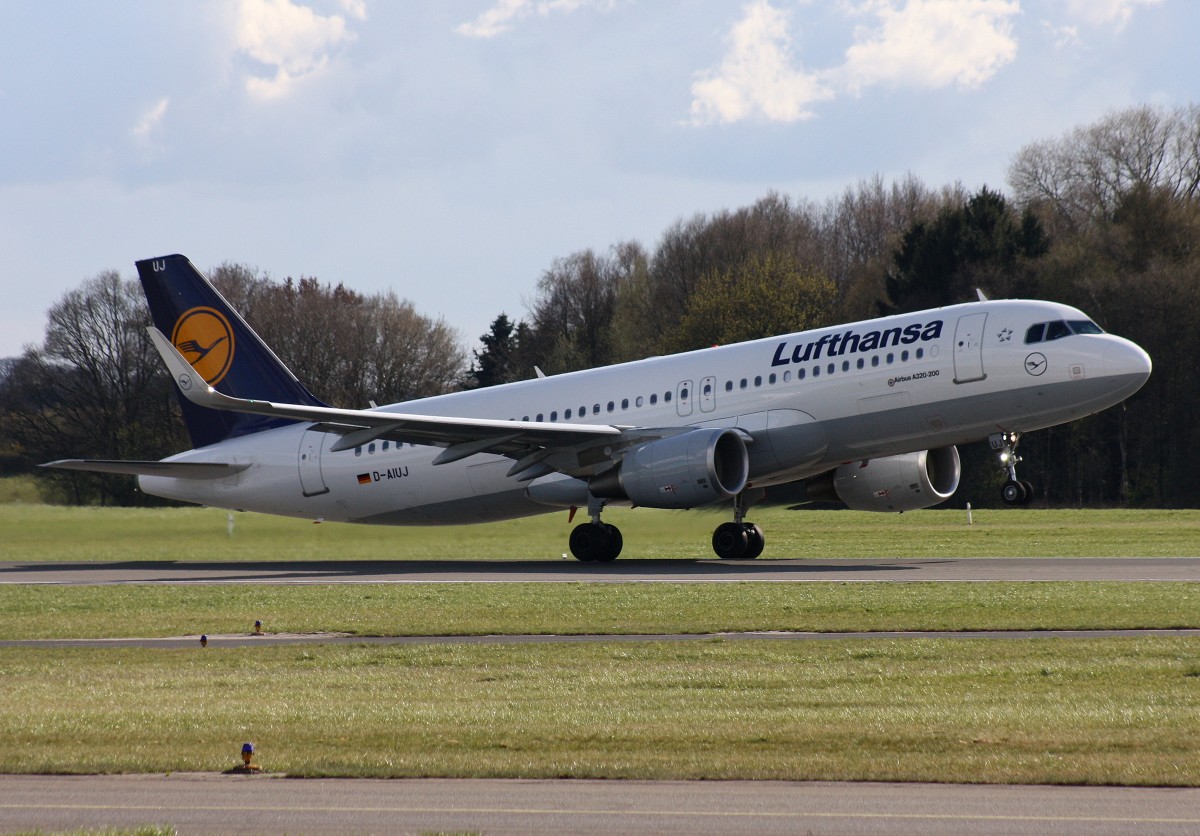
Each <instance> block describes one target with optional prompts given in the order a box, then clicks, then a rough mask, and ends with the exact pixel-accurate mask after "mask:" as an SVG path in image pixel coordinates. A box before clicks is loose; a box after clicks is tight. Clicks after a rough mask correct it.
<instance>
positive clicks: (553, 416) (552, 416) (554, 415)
mask: <svg viewBox="0 0 1200 836" xmlns="http://www.w3.org/2000/svg"><path fill="white" fill-rule="evenodd" d="M550 420H551V421H557V420H558V410H557V409H556V410H554V411H553V412H551V413H550Z"/></svg>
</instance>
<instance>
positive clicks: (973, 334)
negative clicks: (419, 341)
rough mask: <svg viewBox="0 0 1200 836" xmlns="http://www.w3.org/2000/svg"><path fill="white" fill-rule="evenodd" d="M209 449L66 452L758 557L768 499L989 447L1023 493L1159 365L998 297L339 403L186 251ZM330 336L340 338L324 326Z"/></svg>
mask: <svg viewBox="0 0 1200 836" xmlns="http://www.w3.org/2000/svg"><path fill="white" fill-rule="evenodd" d="M137 270H138V276H139V278H140V279H141V282H142V285H143V288H144V290H145V293H146V297H147V300H148V302H149V306H150V312H151V317H152V320H153V322H154V326H153V327H150V328H148V329H147V330H148V333H149V336H150V338H151V339H152V341H153V342H154V345H155V347H156V348H157V350H158V352H159V353H160V354H161V355H162V358H163V361H164V362H165V363H166V365H167V367H168V369H169V370H170V374H171V377H172V378H173V380H174V383H175V385H176V387H177V390H178V395H179V401H180V406H181V411H182V414H183V419H184V422H185V424H186V427H187V430H188V432H189V435H190V437H191V440H192V444H193V449H191V450H189V451H187V452H183V453H179V454H177V455H174V456H170V457H168V458H166V459H163V460H162V461H112V460H97V459H67V460H61V461H56V462H50V463H48V464H47V465H46V466H48V467H57V468H64V469H71V470H87V471H98V472H105V473H126V474H133V475H136V476H137V477H138V484H139V486H140V488H141V490H143V491H144V492H146V493H149V494H153V495H156V496H161V497H167V498H170V499H175V500H182V501H184V502H191V503H197V504H201V505H209V506H215V507H218V508H226V509H231V510H247V511H258V512H262V513H267V514H279V515H285V516H290V517H300V518H306V519H311V520H315V521H331V522H332V521H341V522H349V523H366V524H380V525H456V524H462V523H476V522H485V521H493V520H504V519H512V518H516V517H523V516H529V515H533V514H539V513H547V512H551V511H554V510H555V509H568V508H569V509H570V517H569V521H573V518H574V516H575V513H576V511H577V510H578V509H586V511H587V515H588V517H589V519H588V521H586V522H582V523H581V524H579V525H577V526H575V527H574V528H573V529H572V531H571V534H570V539H569V544H570V550H571V553H572V554H573V555H574V556H575V557H576V558H577V559H578V560H581V561H610V560H613V559H615V558H616V557H617V555H618V554H619V553H620V552H621V550H622V547H623V538H622V536H621V532H620V530H619V529H617V528H616V527H615V526H613V525H611V524H609V523H605V522H603V521H602V520H601V513H602V511H603V509H604V508H605V507H606V506H609V505H632V506H635V507H641V508H669V509H684V508H698V507H706V506H716V505H721V504H726V505H728V506H729V507H730V508H731V509H732V515H733V519H732V520H731V521H728V522H723V523H721V524H720V525H719V526H717V528H716V530H715V531H714V533H713V537H712V547H713V551H714V552H715V553H716V554H717V556H718V557H721V558H725V559H752V558H757V557H758V556H759V555H760V554H761V553H762V552H763V549H764V547H765V544H766V540H765V537H764V534H763V531H762V529H761V528H760V527H759V526H758V525H756V524H754V523H752V522H748V521H747V520H746V516H747V513H748V510H749V508H750V507H751V506H752V505H753V504H755V503H757V502H759V501H761V499H762V498H763V496H764V493H765V489H766V488H769V487H771V486H774V485H780V484H785V483H790V482H799V481H804V482H805V485H806V488H807V490H808V493H809V495H810V496H814V497H826V498H836V499H837V500H839V501H840V502H842V503H844V504H845V505H846V506H848V507H850V508H853V509H858V510H866V511H883V512H903V511H908V510H915V509H919V508H927V507H930V506H932V505H936V504H937V503H939V502H943V501H944V500H946V499H948V498H949V497H950V496H951V495H952V494H953V493H954V491H955V490H956V489H957V487H958V483H959V479H960V475H961V466H960V460H959V455H958V450H957V447H956V445H961V444H967V443H972V442H977V441H982V440H984V439H987V440H989V441H990V443H991V445H992V447H993V449H995V450H996V451H997V453H998V455H999V459H1000V466H1001V467H1002V468H1003V469H1004V470H1005V471H1006V473H1007V479H1006V481H1005V482H1004V485H1003V488H1002V490H1001V496H1002V499H1003V501H1004V502H1005V503H1006V504H1009V505H1021V504H1026V503H1028V502H1029V500H1030V498H1031V497H1032V495H1033V486H1032V485H1031V484H1030V483H1029V482H1027V481H1025V480H1022V479H1020V478H1018V475H1017V469H1016V465H1017V463H1018V462H1019V461H1020V459H1019V457H1018V456H1017V454H1016V450H1017V445H1018V442H1019V440H1020V438H1021V435H1022V434H1023V433H1027V432H1031V431H1034V430H1038V429H1042V428H1045V427H1051V426H1055V425H1058V424H1062V423H1066V422H1069V421H1073V420H1076V419H1078V418H1082V417H1084V416H1086V415H1090V414H1093V413H1096V412H1099V411H1101V410H1103V409H1106V408H1108V407H1110V406H1113V405H1115V404H1118V403H1120V402H1121V401H1123V400H1125V399H1126V398H1128V397H1129V396H1130V395H1132V394H1134V393H1135V392H1136V391H1138V389H1140V388H1141V387H1142V385H1143V384H1144V383H1145V382H1146V380H1147V379H1148V378H1149V376H1150V371H1151V361H1150V357H1149V355H1147V354H1146V352H1145V351H1143V350H1142V349H1141V348H1140V347H1139V346H1137V345H1136V344H1134V343H1133V342H1131V341H1129V340H1127V339H1123V338H1121V337H1118V336H1115V335H1112V334H1107V333H1104V332H1103V331H1102V330H1101V328H1100V327H1099V326H1097V325H1096V324H1095V323H1094V322H1093V321H1092V320H1091V319H1090V318H1089V317H1088V316H1086V315H1085V314H1084V313H1082V312H1081V311H1079V310H1077V309H1075V308H1073V307H1069V306H1067V305H1062V304H1058V303H1055V302H1046V301H1036V300H988V299H986V297H984V295H983V293H982V292H980V293H979V301H975V302H969V303H965V304H959V305H951V306H947V307H942V308H936V309H932V310H925V311H919V312H916V313H907V314H899V315H895V316H889V317H884V318H880V319H873V320H868V321H863V322H855V323H850V324H846V325H838V326H835V327H829V328H819V329H815V330H810V331H803V332H799V333H793V334H785V335H781V336H776V337H768V338H765V339H758V340H752V341H749V342H743V343H737V344H733V345H727V346H719V347H712V348H706V349H701V350H698V351H690V352H686V353H683V354H675V355H671V356H665V357H651V358H648V359H645V360H637V361H634V362H630V363H622V364H619V365H613V366H607V367H602V368H595V369H588V370H585V371H577V372H570V373H567V374H559V375H551V376H544V375H542V374H541V373H540V371H539V374H538V377H537V378H535V379H530V380H524V381H519V382H515V383H508V384H504V385H499V386H494V387H490V388H485V389H475V390H470V391H464V392H454V393H451V394H447V395H438V396H436V397H429V398H422V399H419V400H414V401H409V402H405V403H398V404H392V405H390V406H381V407H377V406H375V405H374V404H372V405H371V406H370V408H368V409H339V408H334V407H330V406H328V405H326V404H324V403H322V402H321V401H320V400H319V399H318V398H317V397H315V396H314V395H313V394H312V393H311V392H310V391H309V390H308V389H307V388H306V387H305V385H304V384H303V383H302V382H300V381H299V380H298V379H297V378H296V376H295V375H294V374H292V372H291V371H289V370H288V368H287V367H286V366H285V365H284V364H283V363H282V362H281V361H280V360H279V358H278V357H276V355H275V354H274V352H272V351H271V349H270V348H269V347H268V346H267V345H266V344H265V343H264V342H263V341H262V340H261V339H260V338H259V336H258V335H257V334H256V333H255V332H254V331H253V330H252V329H251V328H250V326H249V325H248V324H247V323H246V322H245V320H243V319H242V317H241V316H239V315H238V313H237V312H236V311H235V310H234V309H233V308H232V307H231V306H230V305H229V303H228V302H226V300H225V299H224V298H223V297H222V296H221V295H220V293H219V292H218V291H217V290H216V289H215V288H214V287H213V286H212V285H211V284H210V283H209V281H208V280H207V279H206V278H205V277H204V276H203V275H202V274H201V273H200V272H199V271H198V270H197V269H196V268H195V267H194V266H193V265H192V263H191V262H190V261H189V260H188V259H187V258H186V257H184V256H182V255H169V256H164V257H159V258H153V259H146V260H143V261H138V262H137ZM313 338H314V339H320V335H319V334H314V335H313Z"/></svg>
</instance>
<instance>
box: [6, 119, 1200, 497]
mask: <svg viewBox="0 0 1200 836" xmlns="http://www.w3.org/2000/svg"><path fill="white" fill-rule="evenodd" d="M1008 185H1009V192H1008V193H1004V192H1002V191H999V190H994V189H991V188H987V187H984V188H981V189H979V190H977V191H973V192H972V191H969V190H967V189H965V188H964V187H963V186H962V185H961V184H957V183H956V184H951V185H948V186H943V187H940V188H934V187H930V186H928V185H926V184H925V183H923V182H922V181H921V180H920V179H919V178H917V177H915V176H913V175H907V176H904V177H902V178H899V179H897V180H895V181H893V182H890V183H889V182H885V180H884V179H883V178H882V177H880V176H874V177H871V178H867V179H864V180H862V181H860V182H858V183H855V184H853V185H851V186H849V187H847V188H846V189H845V190H844V191H843V192H842V193H841V194H840V195H837V196H835V197H833V198H830V199H828V200H825V201H823V202H817V201H812V200H808V199H805V198H791V197H788V196H785V195H781V194H778V193H770V194H767V195H766V196H764V197H763V198H761V199H760V200H758V201H756V202H755V203H754V204H752V205H750V206H746V207H742V208H738V209H731V210H723V211H719V212H715V213H710V214H697V215H694V216H692V217H690V218H681V219H680V220H678V221H677V222H675V223H674V224H673V225H671V226H670V227H669V228H668V229H667V230H665V231H664V232H663V234H662V236H661V237H660V239H659V241H658V243H657V244H656V246H655V247H654V248H653V249H648V248H647V247H646V246H644V245H643V244H641V243H640V242H637V241H624V242H618V243H616V244H613V245H612V246H611V247H609V248H608V249H606V250H603V251H599V252H597V251H595V250H590V249H588V250H582V251H579V252H576V253H573V254H570V255H567V256H564V257H561V258H557V259H555V260H554V261H553V262H552V263H551V264H550V266H549V267H548V268H547V269H546V270H545V271H544V272H543V273H542V275H541V277H540V278H539V279H538V281H537V284H536V289H535V293H534V296H533V299H532V301H531V302H530V304H529V306H528V310H527V311H526V312H525V313H526V315H525V317H524V318H522V319H514V318H511V317H509V316H508V315H507V313H501V314H499V315H498V316H497V317H496V318H495V319H494V320H493V321H492V322H491V324H490V327H489V330H488V332H487V333H485V334H483V335H481V336H480V338H479V342H478V348H476V349H475V350H474V351H472V352H469V353H468V352H467V351H465V350H464V348H463V347H462V344H461V341H460V340H459V338H458V336H457V335H456V334H454V333H453V331H452V330H451V329H450V328H448V327H447V326H446V325H445V323H444V322H442V321H441V320H430V319H427V318H425V317H422V316H421V315H420V314H418V313H417V312H416V311H415V310H414V309H413V307H412V305H411V304H410V303H408V302H406V301H404V300H400V299H397V298H396V297H395V296H394V295H391V294H384V295H376V296H363V295H361V294H357V293H355V292H354V291H351V290H349V289H347V288H345V287H344V286H342V285H336V286H331V285H327V284H322V283H321V282H319V281H317V280H316V279H311V278H303V279H300V280H298V281H292V280H290V279H289V280H286V281H284V282H275V281H272V280H270V279H268V278H266V277H264V276H261V275H259V274H257V273H256V272H255V271H253V270H251V269H249V268H246V267H244V266H241V265H233V264H225V265H221V266H220V267H218V268H217V269H216V270H215V271H214V272H213V275H212V278H213V280H214V283H216V284H217V285H218V287H219V288H220V289H221V291H222V293H224V294H225V295H226V297H227V298H228V299H229V300H230V301H231V302H232V303H233V304H234V305H235V307H237V308H238V309H239V310H241V311H242V312H243V314H244V315H245V316H246V318H247V320H248V321H249V322H250V323H251V325H252V326H253V327H254V328H255V329H256V330H257V331H259V333H260V334H261V335H262V336H263V337H264V339H266V341H267V342H268V343H269V344H270V345H272V347H273V348H275V349H276V351H277V352H278V353H279V355H280V356H281V358H282V359H283V360H284V362H286V363H287V364H288V365H289V366H290V367H291V368H292V369H293V370H294V371H296V373H297V374H298V375H299V376H300V377H301V379H303V380H305V381H306V382H307V383H309V385H310V388H312V389H313V390H314V392H315V393H316V394H318V396H320V397H322V398H324V399H325V400H328V401H330V402H331V403H336V404H338V405H345V406H363V405H364V404H365V403H366V402H368V401H371V400H374V401H376V402H380V403H382V402H385V401H395V400H403V399H407V398H411V397H419V396H422V395H429V394H435V393H439V392H445V391H452V390H454V389H457V388H468V387H475V386H489V385H495V384H498V383H505V382H509V381H512V380H520V379H525V378H528V377H532V376H533V375H534V374H535V368H534V367H535V366H536V367H538V368H540V369H541V370H543V371H544V372H545V373H547V374H555V373H560V372H565V371H571V370H575V369H582V368H589V367H593V366H598V365H605V364H609V363H615V362H622V361H626V360H634V359H639V358H641V357H645V356H649V355H654V354H664V353H671V352H676V351H684V350H689V349H693V348H701V347H704V346H708V345H713V344H723V343H730V342H736V341H739V340H745V339H753V338H757V337H763V336H769V335H772V334H778V333H785V332H790V331H796V330H800V329H804V328H814V327H820V326H824V325H830V324H834V323H837V322H841V321H848V320H856V319H864V318H869V317H873V316H878V315H881V314H886V313H896V312H905V311H912V310H919V309H922V308H926V307H932V306H937V305H945V304H954V303H957V302H962V301H969V300H971V299H974V298H975V289H976V288H979V289H982V290H983V291H984V292H985V293H986V294H987V295H988V296H989V297H991V298H1003V297H1010V296H1022V297H1033V298H1045V299H1052V300H1056V301H1060V302H1064V303H1067V304H1071V305H1075V306H1077V307H1080V308H1081V309H1083V310H1084V311H1086V312H1088V313H1089V314H1090V315H1091V316H1093V317H1094V318H1095V319H1096V321H1097V322H1098V323H1099V324H1100V325H1101V326H1102V327H1104V328H1106V329H1107V330H1110V331H1113V332H1115V333H1118V334H1121V335H1123V336H1127V337H1129V338H1131V339H1133V340H1135V341H1136V342H1138V343H1139V344H1141V345H1142V346H1143V347H1144V348H1145V349H1146V350H1147V351H1148V352H1149V353H1150V355H1151V357H1152V358H1153V359H1154V362H1155V372H1154V374H1153V376H1152V377H1151V379H1150V382H1149V383H1148V384H1147V386H1146V387H1145V388H1144V389H1143V390H1142V391H1141V392H1139V393H1138V394H1137V395H1136V396H1135V397H1134V398H1132V399H1131V400H1130V401H1129V402H1128V403H1127V404H1125V405H1124V406H1120V407H1116V408H1114V409H1111V410H1108V411H1107V412H1105V413H1102V414H1101V415H1098V416H1093V417H1091V418H1088V419H1085V420H1083V421H1079V422H1076V423H1073V424H1070V425H1067V426H1063V427H1056V428H1053V429H1050V430H1045V431H1041V432H1037V433H1031V434H1028V435H1027V436H1026V438H1025V440H1024V441H1023V442H1022V446H1021V453H1022V454H1023V455H1024V457H1025V459H1026V461H1025V463H1024V465H1023V466H1022V475H1023V476H1025V477H1026V478H1030V479H1032V480H1034V481H1035V482H1037V483H1038V484H1039V485H1040V487H1041V489H1042V491H1041V494H1040V498H1039V501H1040V502H1043V503H1047V504H1052V505H1090V504H1129V505H1142V506H1163V507H1178V506H1191V505H1195V504H1196V503H1197V501H1198V500H1200V477H1197V475H1196V473H1195V468H1193V467H1192V466H1191V462H1192V461H1194V460H1196V458H1197V454H1200V434H1198V433H1197V430H1196V429H1195V428H1194V423H1193V422H1190V421H1189V420H1188V418H1189V417H1190V415H1192V414H1194V413H1196V412H1197V410H1200V387H1197V385H1196V383H1195V382H1194V380H1193V378H1192V376H1191V375H1190V373H1189V372H1190V369H1191V367H1192V365H1193V364H1194V362H1195V361H1194V359H1193V358H1194V357H1195V356H1196V352H1197V349H1200V345H1197V344H1196V343H1197V341H1198V340H1200V304H1198V303H1200V299H1198V298H1197V297H1198V296H1200V282H1198V281H1197V278H1198V268H1200V254H1198V253H1197V242H1198V241H1200V211H1198V207H1200V203H1198V200H1200V107H1197V106H1188V107H1183V108H1177V109H1166V108H1160V107H1149V106H1146V107H1135V108H1130V109H1127V110H1122V111H1115V112H1113V113H1110V114H1109V115H1107V116H1105V117H1104V118H1102V119H1100V120H1098V121H1097V122H1095V123H1094V124H1091V125H1087V126H1082V127H1079V128H1076V129H1075V130H1073V131H1071V132H1069V133H1067V134H1065V135H1063V136H1061V137H1057V138H1051V139H1046V140H1042V141H1039V142H1035V143H1032V144H1030V145H1028V146H1026V147H1025V148H1022V149H1021V150H1020V151H1019V152H1018V153H1017V154H1016V155H1015V156H1014V158H1013V159H1012V161H1011V165H1010V167H1009V172H1008ZM140 298H141V297H140V290H138V289H137V288H136V287H135V286H133V285H132V283H122V282H121V281H120V279H119V278H118V277H117V276H116V275H115V274H101V275H100V276H98V277H96V278H94V279H90V280H88V281H87V282H85V283H84V284H83V286H82V287H81V288H79V289H78V290H76V291H72V292H71V293H68V294H67V295H66V296H64V298H63V299H62V300H61V301H60V302H59V303H58V304H57V305H56V306H55V307H54V308H53V309H52V310H51V311H50V313H49V316H48V325H47V331H46V339H45V341H44V343H43V345H42V346H40V347H37V348H35V349H32V350H30V351H27V352H26V353H25V354H24V355H23V356H22V357H21V358H19V359H18V360H17V362H16V363H15V364H14V366H13V368H12V369H11V370H10V372H9V374H8V375H7V377H6V379H5V381H4V382H3V383H2V384H0V432H3V436H0V439H3V440H6V442H7V443H4V441H0V448H4V450H6V451H7V452H5V451H4V450H0V466H5V467H9V468H12V467H14V466H19V465H20V463H22V462H28V461H30V460H46V459H47V458H53V457H57V456H59V455H68V454H69V455H84V454H86V455H97V456H99V455H103V456H106V457H109V456H111V457H117V456H121V457H142V458H147V457H152V456H155V457H156V456H159V455H165V454H166V453H169V452H172V451H174V450H178V449H182V447H183V446H185V444H186V442H185V441H184V440H183V439H181V438H180V437H179V433H180V429H179V423H178V421H177V420H176V419H175V417H174V412H175V411H176V407H175V406H174V400H173V395H172V393H171V391H170V385H169V381H168V380H167V379H166V378H165V375H164V374H163V372H162V370H161V368H160V366H161V364H160V363H159V362H158V359H157V357H156V356H152V355H153V352H152V351H150V349H149V348H148V346H147V345H146V344H145V341H144V339H143V338H142V337H141V335H140V325H141V324H143V323H144V322H145V321H146V320H147V319H148V316H147V315H146V313H145V311H144V303H141V302H140ZM114 332H123V333H122V334H120V335H118V334H116V333H114ZM125 332H127V333H125ZM313 332H318V333H326V334H329V335H331V336H330V338H329V339H325V340H320V341H315V340H311V339H308V335H310V334H311V333H313ZM468 361H469V362H468ZM97 409H102V410H105V411H106V412H105V415H104V416H103V417H96V415H95V411H96V410H97ZM88 415H91V416H92V417H91V420H90V421H89V420H85V418H86V417H87V416H88ZM962 452H963V455H964V465H965V468H966V473H965V481H964V485H963V487H962V488H960V490H959V493H958V495H957V496H956V498H955V499H954V500H952V501H954V502H961V501H968V500H969V501H971V502H973V503H974V504H976V505H986V504H992V503H993V502H994V494H995V491H994V487H995V486H996V485H998V484H999V481H1000V479H1001V476H1000V472H999V470H998V469H997V468H996V467H995V466H994V463H993V459H992V454H991V451H990V450H988V449H987V445H973V446H971V447H970V448H968V449H964V450H963V451H962ZM66 478H68V479H72V478H74V481H73V482H72V483H71V484H72V488H71V490H72V491H74V492H75V493H74V494H73V498H76V499H79V500H81V501H83V500H87V501H97V500H100V501H120V502H130V501H138V498H137V497H136V496H131V495H129V494H128V493H125V494H122V493H120V492H119V491H120V489H119V488H114V487H105V488H104V489H103V490H104V491H105V493H103V494H101V495H97V494H96V490H98V489H97V488H95V487H87V486H86V485H85V486H84V487H80V485H84V483H83V482H82V481H81V479H80V478H76V477H75V475H74V474H72V475H71V476H69V477H66ZM126 482H128V480H126ZM87 484H91V483H87ZM125 490H126V491H127V492H128V490H129V489H128V488H126V489H125ZM88 491H91V493H88Z"/></svg>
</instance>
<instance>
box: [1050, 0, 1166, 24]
mask: <svg viewBox="0 0 1200 836" xmlns="http://www.w3.org/2000/svg"><path fill="white" fill-rule="evenodd" d="M1161 2H1162V0H1066V3H1067V13H1068V14H1069V15H1070V16H1071V17H1074V18H1076V19H1077V20H1081V21H1083V22H1084V23H1086V24H1088V25H1090V26H1109V25H1111V26H1114V27H1115V28H1116V29H1118V30H1120V29H1123V28H1125V24H1127V23H1129V19H1130V18H1131V17H1133V13H1134V11H1136V9H1137V8H1138V7H1139V6H1157V5H1158V4H1159V3H1161Z"/></svg>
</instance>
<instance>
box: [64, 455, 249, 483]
mask: <svg viewBox="0 0 1200 836" xmlns="http://www.w3.org/2000/svg"><path fill="white" fill-rule="evenodd" d="M42 467H56V468H58V469H59V470H85V471H88V472H91V473H122V474H127V475H129V476H167V477H169V478H172V479H220V478H222V477H228V476H232V475H233V474H235V473H240V472H242V471H243V470H245V469H246V468H248V467H250V465H248V464H225V463H222V462H149V461H147V462H139V461H128V460H125V461H122V460H112V459H60V460H58V461H56V462H47V463H46V464H44V465H42Z"/></svg>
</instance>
